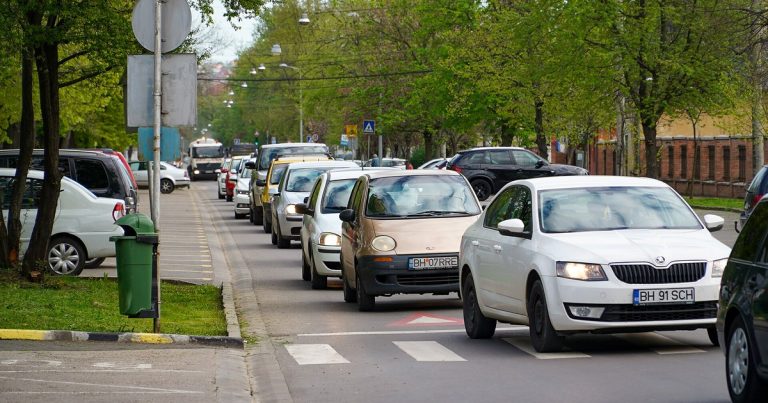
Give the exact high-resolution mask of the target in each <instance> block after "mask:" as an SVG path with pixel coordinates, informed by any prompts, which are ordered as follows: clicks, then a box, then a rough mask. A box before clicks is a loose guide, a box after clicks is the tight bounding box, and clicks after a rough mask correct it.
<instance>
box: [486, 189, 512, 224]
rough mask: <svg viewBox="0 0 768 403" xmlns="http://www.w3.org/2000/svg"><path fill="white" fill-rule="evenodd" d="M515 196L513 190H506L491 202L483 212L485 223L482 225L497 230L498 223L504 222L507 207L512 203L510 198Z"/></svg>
mask: <svg viewBox="0 0 768 403" xmlns="http://www.w3.org/2000/svg"><path fill="white" fill-rule="evenodd" d="M514 194H515V189H514V188H507V189H505V190H504V191H503V192H501V193H500V194H499V195H498V196H496V198H495V199H494V200H493V202H492V203H491V205H490V206H488V208H487V209H486V211H485V221H484V222H483V225H485V226H486V227H488V228H494V229H495V228H497V227H498V225H499V223H500V222H502V221H504V217H506V215H507V211H509V205H510V203H512V196H513V195H514Z"/></svg>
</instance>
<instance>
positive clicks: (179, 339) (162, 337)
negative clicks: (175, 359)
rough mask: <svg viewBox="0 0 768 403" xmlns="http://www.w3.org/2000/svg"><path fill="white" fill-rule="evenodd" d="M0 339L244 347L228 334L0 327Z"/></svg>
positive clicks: (239, 341)
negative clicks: (195, 334) (192, 334)
mask: <svg viewBox="0 0 768 403" xmlns="http://www.w3.org/2000/svg"><path fill="white" fill-rule="evenodd" d="M0 340H37V341H110V342H118V343H140V344H200V345H205V346H217V347H229V348H243V340H242V339H240V338H236V337H228V336H187V335H183V334H162V333H102V332H79V331H73V330H25V329H0Z"/></svg>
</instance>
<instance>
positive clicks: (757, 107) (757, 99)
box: [752, 45, 765, 176]
mask: <svg viewBox="0 0 768 403" xmlns="http://www.w3.org/2000/svg"><path fill="white" fill-rule="evenodd" d="M756 46H757V45H756ZM762 102H763V96H762V89H761V88H759V85H758V86H756V88H755V95H754V96H753V99H752V175H753V176H754V175H755V174H756V173H757V171H758V170H759V169H760V168H761V167H762V166H763V164H764V163H765V150H764V149H763V143H764V140H763V135H764V134H763V121H762V111H763V108H762Z"/></svg>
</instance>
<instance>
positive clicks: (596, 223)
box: [459, 176, 730, 352]
mask: <svg viewBox="0 0 768 403" xmlns="http://www.w3.org/2000/svg"><path fill="white" fill-rule="evenodd" d="M722 226H723V219H722V218H721V217H718V216H715V215H705V216H704V221H703V222H702V221H700V220H699V218H698V216H697V215H696V214H695V213H694V211H693V210H692V209H691V208H690V206H688V204H687V203H686V202H685V201H684V200H683V198H682V197H680V195H678V194H677V192H675V191H674V190H673V189H672V188H670V187H669V186H668V185H666V184H665V183H663V182H660V181H657V180H655V179H649V178H630V177H612V176H567V177H549V178H537V179H528V180H519V181H515V182H512V183H510V184H508V185H507V186H505V187H504V188H503V189H502V190H501V191H500V192H499V193H498V194H497V196H496V197H495V198H494V199H493V201H492V202H491V203H490V205H489V206H488V208H487V209H486V210H485V211H484V212H483V214H482V215H481V216H480V219H478V221H477V222H476V223H475V224H473V225H472V226H470V227H469V228H468V229H467V230H466V231H465V232H464V236H463V238H462V242H461V255H460V263H459V264H460V267H461V277H460V281H461V290H462V297H463V301H464V302H463V305H464V325H465V328H466V331H467V334H468V335H469V337H471V338H487V337H491V336H492V335H493V333H494V330H495V327H496V321H501V322H508V323H516V324H524V325H529V327H530V335H531V342H532V344H533V347H534V348H535V349H536V351H539V352H547V351H558V350H559V349H560V348H561V347H562V343H563V338H564V336H565V335H568V334H572V333H577V332H593V333H611V332H622V331H651V330H684V329H685V330H692V329H696V328H706V329H707V330H708V332H709V336H710V340H712V342H713V343H716V333H715V332H714V325H715V317H716V314H717V301H718V296H719V290H720V277H721V276H722V273H723V269H724V268H725V264H726V262H727V258H728V255H729V254H730V248H728V247H727V246H725V245H723V244H722V243H720V241H718V240H716V239H715V238H714V237H712V235H711V234H710V231H716V230H719V229H721V228H722Z"/></svg>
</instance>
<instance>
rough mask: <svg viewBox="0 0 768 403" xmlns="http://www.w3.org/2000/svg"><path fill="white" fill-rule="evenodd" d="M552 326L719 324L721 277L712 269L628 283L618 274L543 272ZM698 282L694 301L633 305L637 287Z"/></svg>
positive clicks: (609, 328)
mask: <svg viewBox="0 0 768 403" xmlns="http://www.w3.org/2000/svg"><path fill="white" fill-rule="evenodd" d="M542 282H543V284H542V285H543V286H544V291H545V293H546V297H547V309H548V310H549V317H550V321H551V322H552V326H553V327H554V328H555V329H556V330H558V331H562V332H568V331H593V332H601V331H603V332H611V331H613V330H615V331H620V330H628V329H629V330H652V329H659V330H661V329H668V330H674V329H696V328H702V327H710V326H714V324H715V320H716V315H717V300H718V297H719V291H720V279H719V278H711V277H709V274H707V275H706V277H704V278H703V279H701V280H699V281H696V282H691V283H670V284H626V283H623V282H620V281H618V280H616V279H610V280H608V281H579V280H571V279H565V278H560V277H542ZM671 288H693V289H694V298H695V302H694V303H692V304H658V305H633V297H632V294H633V290H635V289H671ZM573 306H585V307H591V308H603V309H604V311H603V313H602V314H601V315H600V316H599V317H596V318H585V317H579V316H576V315H575V314H574V313H573V312H572V311H571V309H570V307H573Z"/></svg>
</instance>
